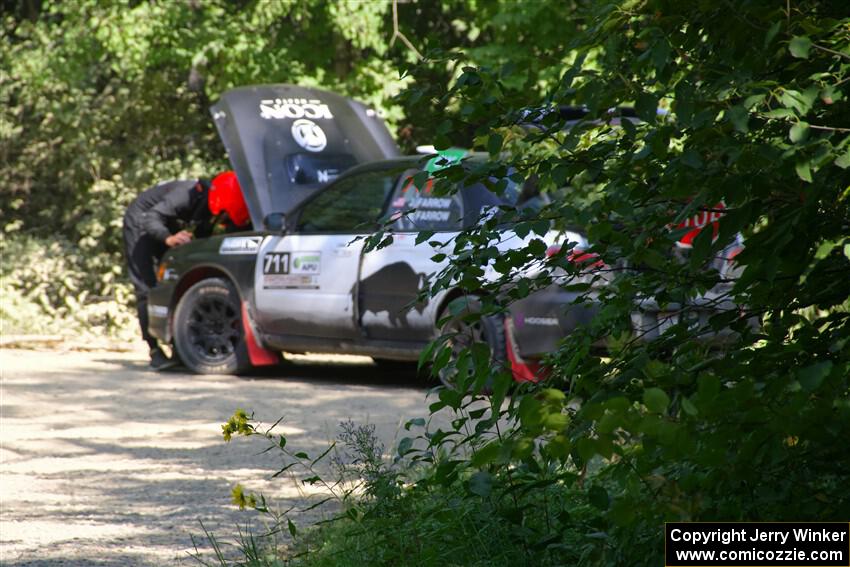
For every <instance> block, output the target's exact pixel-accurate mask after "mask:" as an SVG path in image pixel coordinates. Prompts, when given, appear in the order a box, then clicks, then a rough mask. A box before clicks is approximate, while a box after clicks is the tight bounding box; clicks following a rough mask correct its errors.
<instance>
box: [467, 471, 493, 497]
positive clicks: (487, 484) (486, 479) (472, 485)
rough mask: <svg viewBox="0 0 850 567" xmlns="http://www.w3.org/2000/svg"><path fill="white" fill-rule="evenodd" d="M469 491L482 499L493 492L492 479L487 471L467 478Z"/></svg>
mask: <svg viewBox="0 0 850 567" xmlns="http://www.w3.org/2000/svg"><path fill="white" fill-rule="evenodd" d="M469 491H470V492H471V493H473V494H477V495H478V496H481V497H482V498H485V497H487V496H489V495H490V493H491V492H492V491H493V477H492V475H490V473H488V472H487V471H478V472H477V473H475V474H474V475H472V476H471V477H470V478H469Z"/></svg>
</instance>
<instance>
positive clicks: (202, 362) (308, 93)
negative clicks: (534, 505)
mask: <svg viewBox="0 0 850 567" xmlns="http://www.w3.org/2000/svg"><path fill="white" fill-rule="evenodd" d="M211 111H212V115H213V118H214V120H215V123H216V126H217V127H218V130H219V133H220V135H221V138H222V141H223V142H224V145H225V147H226V149H227V152H228V155H229V158H230V161H231V164H232V166H233V169H234V171H235V172H236V174H237V176H238V179H239V182H240V185H241V188H242V193H243V196H244V198H245V201H246V204H247V207H248V210H249V212H250V217H251V223H252V227H253V230H251V231H247V232H241V233H237V234H223V235H217V236H212V237H210V238H206V239H199V240H196V241H193V242H192V243H190V244H187V245H185V246H181V247H178V248H175V249H171V250H170V251H169V252H168V253H167V254H166V256H165V258H164V260H163V263H162V265H161V266H160V269H159V276H160V279H159V282H158V284H157V286H156V287H155V288H154V289H153V290H152V291H151V293H150V296H149V306H148V309H149V315H150V330H151V332H152V333H153V334H154V335H155V336H156V337H157V338H159V339H160V340H161V341H164V342H167V343H168V342H171V343H173V345H174V347H175V349H176V352H177V354H178V355H179V356H180V359H181V360H182V361H183V363H184V364H185V365H186V366H188V367H189V368H190V369H191V370H193V371H195V372H198V373H209V374H212V373H218V374H226V373H237V372H239V371H241V370H244V369H246V368H248V367H251V366H261V365H267V364H274V363H276V362H278V360H279V357H280V353H281V352H284V351H285V352H323V353H344V354H362V355H367V356H371V357H373V358H375V359H377V360H410V361H415V360H417V359H418V358H419V355H420V353H421V352H422V350H423V348H424V347H425V346H426V345H427V344H428V343H429V342H430V341H432V340H433V339H434V338H435V337H437V336H438V335H440V334H441V332H442V330H441V329H438V321H440V320H442V319H443V318H444V317H445V311H446V308H447V306H448V304H449V303H450V302H451V301H452V300H453V299H454V298H455V297H458V296H459V295H460V294H461V292H460V291H459V290H452V289H448V290H444V291H442V292H441V293H439V294H438V295H436V296H435V297H433V298H431V299H430V300H429V301H428V302H427V303H424V304H422V303H416V301H415V300H416V298H417V296H418V294H419V291H420V290H421V289H422V286H423V283H424V282H425V279H426V277H427V276H428V275H429V274H432V273H434V272H436V271H438V270H440V269H442V268H443V267H444V266H445V265H446V263H447V262H448V259H444V260H442V261H441V262H435V261H434V260H433V259H432V258H433V257H434V254H435V250H434V249H433V248H431V247H430V246H421V245H420V246H416V245H415V243H416V238H417V235H418V233H419V232H420V231H423V230H427V231H433V232H435V233H445V234H444V235H443V236H444V238H441V239H440V240H443V241H450V240H451V236H452V233H457V232H458V231H460V230H462V229H463V228H465V227H469V226H471V225H472V224H474V223H476V222H479V219H480V218H481V217H482V214H485V213H486V211H487V210H488V209H492V208H493V207H496V206H499V205H504V204H509V205H518V204H519V203H518V202H517V200H518V199H520V198H521V197H520V195H521V193H522V192H521V191H519V190H518V189H517V190H507V191H505V192H504V193H503V195H504V196H503V197H499V196H497V195H495V194H494V193H493V192H492V191H490V190H488V189H487V188H486V187H484V186H483V185H481V184H479V185H472V186H468V187H465V188H464V189H463V190H461V191H459V192H458V193H456V194H454V195H452V196H435V195H433V194H431V193H430V192H429V191H428V188H427V187H426V188H424V189H422V190H420V189H419V188H417V187H416V186H415V184H414V183H413V181H412V178H413V176H414V175H415V174H417V173H419V172H420V171H422V170H423V168H426V167H428V165H429V164H427V163H426V162H427V158H423V157H422V156H415V157H401V156H400V155H399V150H398V148H397V146H396V144H395V142H394V141H393V139H392V137H391V136H390V134H389V132H388V131H387V129H386V126H385V125H384V123H383V121H382V120H381V119H380V117H379V116H378V115H377V114H376V113H375V112H373V111H372V110H370V109H368V108H367V107H365V106H364V105H362V104H360V103H358V102H355V101H352V100H350V99H347V98H344V97H341V96H339V95H336V94H333V93H329V92H324V91H320V90H317V89H308V88H302V87H297V86H292V85H267V86H252V87H244V88H238V89H234V90H231V91H228V92H226V93H224V95H223V96H222V97H221V100H220V101H219V102H218V103H217V104H216V105H215V106H214V107H213V108H212V109H211ZM410 211H412V212H410ZM408 212H410V213H409V214H406V213H408ZM381 218H383V219H387V218H397V220H396V221H395V224H394V225H393V227H392V231H393V236H394V238H393V242H392V244H390V245H389V246H386V247H384V248H381V249H378V250H374V251H371V252H368V253H365V252H364V239H363V238H360V239H358V237H363V236H367V235H369V234H370V233H371V232H373V231H374V230H375V229H377V228H378V227H379V224H378V222H377V221H378V219H381ZM528 238H531V237H528ZM544 241H545V242H546V244H547V245H553V246H555V245H558V244H560V243H566V242H570V243H573V244H574V246H575V248H576V249H587V247H588V243H587V241H586V238H585V236H584V235H583V234H581V233H580V232H579V231H566V232H560V233H555V232H554V231H552V232H550V234H547V235H546V236H545V237H544ZM526 243H527V239H525V238H520V237H519V236H517V235H516V234H513V233H510V231H506V236H505V238H503V239H502V241H501V242H500V243H499V244H498V247H500V248H501V249H505V250H506V249H510V248H519V247H521V246H524V245H525V244H526ZM575 298H576V293H572V292H568V291H566V290H564V289H562V288H561V287H559V286H555V285H553V286H551V287H549V288H547V289H544V290H541V291H539V292H536V293H533V294H531V295H530V296H529V297H527V298H525V299H523V300H522V301H519V302H517V303H515V304H514V305H513V306H512V307H511V311H510V312H509V314H508V316H507V317H505V318H497V317H487V318H483V319H482V320H481V321H480V323H478V324H477V325H476V328H474V329H464V330H465V331H469V332H471V333H473V334H474V335H476V337H477V338H479V339H481V340H483V341H486V342H487V343H489V345H490V348H491V351H492V353H493V356H494V358H497V359H500V360H503V361H507V362H508V363H509V364H511V366H512V368H513V370H514V375H515V377H516V378H517V379H533V378H534V375H533V371H532V370H531V369H530V367H529V366H528V365H526V361H528V360H533V359H536V358H539V357H540V356H542V355H544V354H546V353H547V352H549V351H551V350H552V349H553V348H555V346H556V345H557V343H558V341H559V340H560V339H561V338H563V337H564V336H565V335H566V334H568V333H570V332H572V331H573V330H574V329H575V328H576V327H577V326H579V325H582V324H585V323H587V322H588V321H589V320H590V319H591V318H593V316H594V314H595V309H596V308H595V307H594V306H593V305H592V304H591V305H589V306H588V305H573V301H574V299H575ZM454 324H455V325H460V324H462V323H460V322H458V321H456V322H455V323H454ZM451 330H453V331H459V330H460V329H451Z"/></svg>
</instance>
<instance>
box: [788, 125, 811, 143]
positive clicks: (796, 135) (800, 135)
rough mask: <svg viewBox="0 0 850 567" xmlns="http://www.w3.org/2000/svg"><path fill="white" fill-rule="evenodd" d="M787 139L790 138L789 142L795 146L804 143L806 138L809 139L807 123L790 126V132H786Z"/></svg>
mask: <svg viewBox="0 0 850 567" xmlns="http://www.w3.org/2000/svg"><path fill="white" fill-rule="evenodd" d="M788 137H789V138H791V141H792V142H794V143H795V144H796V143H799V142H803V141H805V140H806V138H808V137H809V123H808V122H797V123H796V124H794V125H793V126H791V130H790V131H789V132H788Z"/></svg>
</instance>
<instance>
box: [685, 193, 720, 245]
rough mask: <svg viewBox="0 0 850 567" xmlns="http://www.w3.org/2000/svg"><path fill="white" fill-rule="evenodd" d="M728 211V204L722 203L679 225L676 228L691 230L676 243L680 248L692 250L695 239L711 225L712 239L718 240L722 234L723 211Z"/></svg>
mask: <svg viewBox="0 0 850 567" xmlns="http://www.w3.org/2000/svg"><path fill="white" fill-rule="evenodd" d="M724 209H726V204H725V203H724V202H723V201H721V202H719V203H717V204H716V205H714V207H713V208H712V209H710V210H705V211H699V212H698V213H697V214H695V215H694V216H692V217H690V218H687V219H685V220H684V221H683V222H681V223H679V224H678V225H677V226H676V228H690V229H691V230H689V231H688V232H686V233H685V234H684V236H682V238H680V239H679V241H678V242H676V245H677V246H679V247H680V248H691V247H693V245H694V239H695V238H696V237H697V235H698V234H699V233H700V232H701V231H702V229H703V228H705V227H706V226H708V225H709V224H710V225H711V230H712V233H713V234H712V238H713V239H717V235H718V233H719V232H720V218H721V217H722V216H723V211H724Z"/></svg>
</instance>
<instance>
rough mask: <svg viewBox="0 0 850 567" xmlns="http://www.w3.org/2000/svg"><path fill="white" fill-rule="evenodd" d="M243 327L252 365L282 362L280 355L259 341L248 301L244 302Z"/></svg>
mask: <svg viewBox="0 0 850 567" xmlns="http://www.w3.org/2000/svg"><path fill="white" fill-rule="evenodd" d="M242 329H243V330H244V331H245V346H246V347H248V358H249V359H250V360H251V365H253V366H269V365H272V364H277V363H278V362H280V356H279V355H278V354H277V353H276V352H273V351H270V350H268V349H266V348H263V347H262V345H260V343H259V342H257V337H256V336H255V335H254V329H253V327H252V326H251V320H250V318H249V317H248V303H247V302H245V301H243V302H242Z"/></svg>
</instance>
